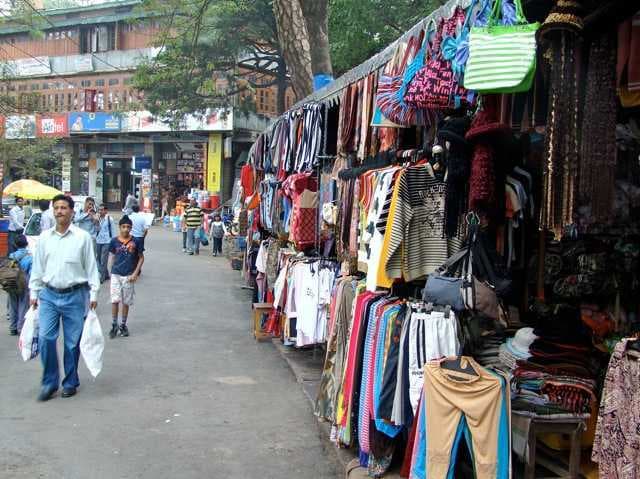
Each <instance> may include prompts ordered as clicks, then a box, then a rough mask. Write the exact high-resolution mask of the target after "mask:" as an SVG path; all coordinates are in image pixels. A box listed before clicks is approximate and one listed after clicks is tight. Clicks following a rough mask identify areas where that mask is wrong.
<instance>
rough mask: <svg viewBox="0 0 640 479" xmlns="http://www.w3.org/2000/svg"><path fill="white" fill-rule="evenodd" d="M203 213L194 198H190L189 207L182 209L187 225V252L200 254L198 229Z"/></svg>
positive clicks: (200, 225)
mask: <svg viewBox="0 0 640 479" xmlns="http://www.w3.org/2000/svg"><path fill="white" fill-rule="evenodd" d="M202 218H203V213H202V209H200V207H199V206H198V202H197V201H196V200H195V199H193V198H192V199H191V203H190V205H189V207H188V208H187V209H186V210H185V211H184V222H185V224H186V225H187V252H188V253H189V254H191V255H192V254H193V253H195V254H200V240H199V239H198V230H199V229H200V228H201V227H202Z"/></svg>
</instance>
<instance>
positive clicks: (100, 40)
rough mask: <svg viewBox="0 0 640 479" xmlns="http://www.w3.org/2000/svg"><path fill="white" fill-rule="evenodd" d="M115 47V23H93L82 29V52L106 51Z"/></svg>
mask: <svg viewBox="0 0 640 479" xmlns="http://www.w3.org/2000/svg"><path fill="white" fill-rule="evenodd" d="M115 48H116V29H115V24H108V25H92V26H90V27H86V28H81V29H80V53H98V52H106V51H109V50H115Z"/></svg>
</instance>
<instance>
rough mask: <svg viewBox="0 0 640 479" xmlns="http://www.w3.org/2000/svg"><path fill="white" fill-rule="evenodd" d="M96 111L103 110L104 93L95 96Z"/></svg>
mask: <svg viewBox="0 0 640 479" xmlns="http://www.w3.org/2000/svg"><path fill="white" fill-rule="evenodd" d="M96 109H97V110H104V93H102V92H100V93H98V94H97V95H96Z"/></svg>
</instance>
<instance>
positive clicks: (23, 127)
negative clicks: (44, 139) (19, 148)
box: [4, 115, 36, 140]
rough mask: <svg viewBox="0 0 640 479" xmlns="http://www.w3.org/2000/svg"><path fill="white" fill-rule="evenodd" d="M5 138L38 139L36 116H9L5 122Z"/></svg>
mask: <svg viewBox="0 0 640 479" xmlns="http://www.w3.org/2000/svg"><path fill="white" fill-rule="evenodd" d="M4 137H5V138H6V139H7V140H16V139H18V138H35V137H36V116H35V115H9V116H8V117H7V118H6V120H5V125H4Z"/></svg>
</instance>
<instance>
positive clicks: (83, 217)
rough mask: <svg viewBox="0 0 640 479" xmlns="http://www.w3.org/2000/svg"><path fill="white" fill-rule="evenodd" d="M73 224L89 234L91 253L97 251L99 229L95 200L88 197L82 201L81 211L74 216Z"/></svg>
mask: <svg viewBox="0 0 640 479" xmlns="http://www.w3.org/2000/svg"><path fill="white" fill-rule="evenodd" d="M73 223H74V224H75V225H76V226H77V227H78V228H80V229H82V230H84V231H86V232H87V233H89V236H91V241H92V243H93V252H94V254H95V252H96V250H97V246H96V236H97V235H98V229H99V227H100V219H99V218H98V213H97V210H96V200H94V199H93V198H91V197H90V196H89V197H88V198H87V199H85V200H84V208H83V210H82V211H81V212H80V213H78V214H77V215H75V216H74V218H73Z"/></svg>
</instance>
